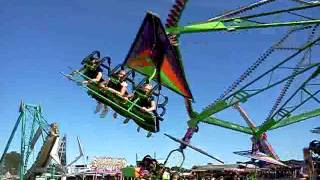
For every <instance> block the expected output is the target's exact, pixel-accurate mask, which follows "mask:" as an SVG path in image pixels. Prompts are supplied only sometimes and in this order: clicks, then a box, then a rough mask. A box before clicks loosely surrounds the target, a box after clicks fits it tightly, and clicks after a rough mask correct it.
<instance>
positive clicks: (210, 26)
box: [166, 3, 320, 34]
mask: <svg viewBox="0 0 320 180" xmlns="http://www.w3.org/2000/svg"><path fill="white" fill-rule="evenodd" d="M319 6H320V3H314V4H312V5H307V6H300V7H294V8H290V9H284V10H278V11H272V12H266V13H260V14H256V15H250V16H243V17H236V18H229V19H223V20H220V21H207V22H200V23H193V24H191V25H186V26H177V27H170V28H167V29H166V31H167V33H169V34H186V33H198V32H208V31H235V30H245V29H258V28H271V27H284V26H298V25H312V24H320V19H314V20H307V21H288V22H276V23H256V22H252V21H251V19H252V18H257V17H265V16H270V15H275V14H280V13H285V12H293V11H299V10H304V9H309V8H314V7H319Z"/></svg>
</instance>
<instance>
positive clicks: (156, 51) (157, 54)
mask: <svg viewBox="0 0 320 180" xmlns="http://www.w3.org/2000/svg"><path fill="white" fill-rule="evenodd" d="M124 64H125V66H127V67H128V68H131V69H134V70H135V71H137V72H139V73H141V74H143V75H145V76H148V77H153V80H154V81H157V82H159V83H160V84H162V85H163V86H165V87H167V88H169V89H171V90H173V91H174V92H176V93H178V94H180V95H182V96H184V97H186V98H188V99H193V97H192V94H191V91H190V89H189V86H188V83H187V81H186V78H185V74H184V71H183V66H182V63H181V61H180V59H179V56H178V53H177V51H176V49H175V47H173V46H172V45H171V44H170V41H169V39H168V37H167V35H166V32H165V29H164V27H163V25H162V23H161V20H160V18H159V17H157V16H156V15H154V14H152V13H150V12H148V13H147V15H146V16H145V18H144V21H143V23H142V25H141V27H140V29H139V32H138V34H137V36H136V38H135V41H134V43H133V44H132V46H131V49H130V51H129V53H128V55H127V57H126V59H125V62H124ZM155 73H156V74H155ZM153 75H154V76H153Z"/></svg>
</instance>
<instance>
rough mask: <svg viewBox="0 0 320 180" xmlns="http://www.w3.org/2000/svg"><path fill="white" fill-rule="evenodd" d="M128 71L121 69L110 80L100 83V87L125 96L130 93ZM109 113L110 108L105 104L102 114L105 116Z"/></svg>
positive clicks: (115, 114) (115, 116)
mask: <svg viewBox="0 0 320 180" xmlns="http://www.w3.org/2000/svg"><path fill="white" fill-rule="evenodd" d="M125 77H126V71H125V70H123V69H122V70H120V71H119V72H117V73H116V74H115V75H113V76H112V77H110V78H109V79H108V80H106V81H103V82H102V83H100V87H101V88H102V89H103V90H109V91H111V92H113V93H115V94H118V95H119V96H122V97H125V96H126V95H128V84H127V82H126V81H125ZM107 113H108V108H107V107H106V106H104V110H103V111H102V113H101V116H102V117H104V116H105V115H106V114H107ZM113 117H114V118H117V113H114V114H113Z"/></svg>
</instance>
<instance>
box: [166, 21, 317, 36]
mask: <svg viewBox="0 0 320 180" xmlns="http://www.w3.org/2000/svg"><path fill="white" fill-rule="evenodd" d="M241 21H242V20H241V19H239V20H238V22H239V23H240V22H241ZM312 24H320V20H309V21H291V22H280V23H266V24H256V23H249V24H243V25H228V24H226V23H224V22H222V21H218V22H206V23H201V24H194V25H187V26H180V27H173V28H168V29H167V32H168V33H170V34H186V33H199V32H209V31H236V30H246V29H259V28H271V27H283V26H298V25H312Z"/></svg>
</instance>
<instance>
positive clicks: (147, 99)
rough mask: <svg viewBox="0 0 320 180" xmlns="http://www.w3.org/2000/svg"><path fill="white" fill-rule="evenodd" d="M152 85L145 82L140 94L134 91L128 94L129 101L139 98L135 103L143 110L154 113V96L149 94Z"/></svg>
mask: <svg viewBox="0 0 320 180" xmlns="http://www.w3.org/2000/svg"><path fill="white" fill-rule="evenodd" d="M151 91H152V85H151V84H150V83H145V84H144V85H143V89H142V92H141V93H139V94H142V96H141V95H140V96H139V95H138V93H134V94H131V95H129V96H128V98H131V101H135V100H136V99H137V98H140V99H139V100H138V102H137V105H139V106H140V107H141V110H142V111H144V112H151V113H154V114H155V113H156V102H155V101H154V97H153V96H152V94H151Z"/></svg>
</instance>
